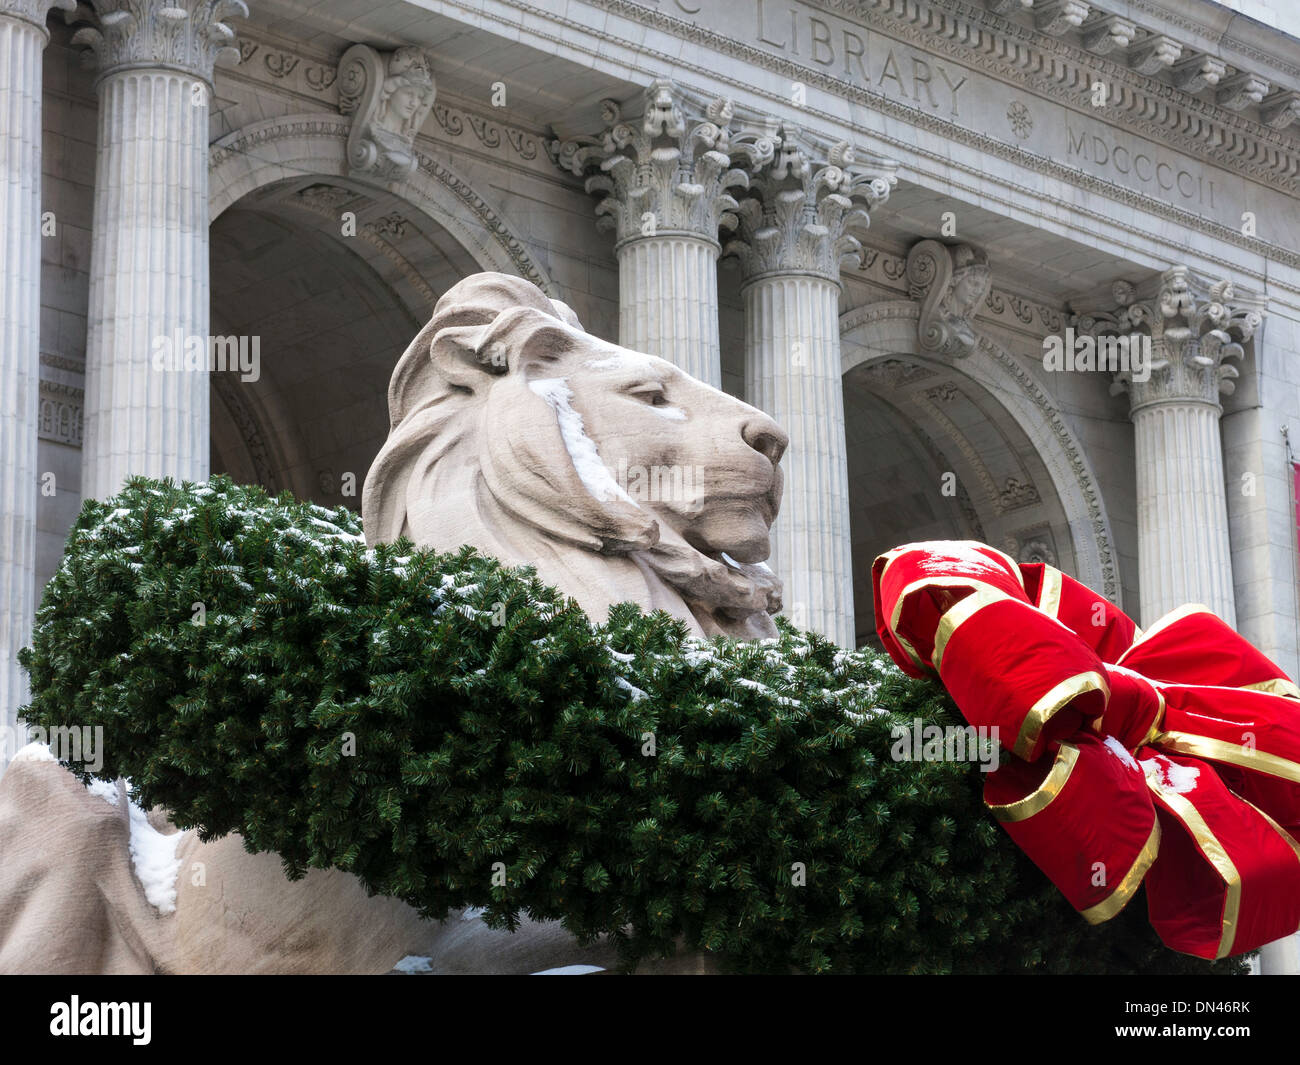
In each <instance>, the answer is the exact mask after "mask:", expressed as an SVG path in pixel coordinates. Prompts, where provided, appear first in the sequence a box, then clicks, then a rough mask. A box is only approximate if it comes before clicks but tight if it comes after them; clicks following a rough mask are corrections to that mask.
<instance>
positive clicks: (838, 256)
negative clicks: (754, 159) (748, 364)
mask: <svg viewBox="0 0 1300 1065" xmlns="http://www.w3.org/2000/svg"><path fill="white" fill-rule="evenodd" d="M772 141H773V143H774V144H775V145H776V150H775V153H774V154H773V156H772V158H771V159H770V160H768V161H767V162H765V163H762V164H760V165H759V166H758V167H756V168H755V170H754V174H753V176H752V177H751V178H750V181H749V193H748V195H746V196H745V198H744V199H743V200H741V202H740V204H739V206H738V207H737V208H736V211H735V218H736V227H735V236H734V237H733V238H732V239H731V240H728V241H727V243H726V244H725V246H724V247H723V253H724V254H726V255H734V256H736V258H738V259H739V260H740V265H741V269H742V272H743V274H744V276H745V280H746V281H752V280H754V279H756V278H759V277H762V276H764V275H766V274H773V273H802V274H815V275H817V276H820V277H824V278H826V279H827V280H830V281H834V282H836V283H837V284H838V283H839V277H840V261H841V260H842V259H844V258H851V259H853V260H854V261H855V262H860V261H861V256H862V244H861V242H860V241H859V240H858V238H857V236H856V235H855V234H854V230H859V231H860V230H865V229H866V228H867V226H869V225H870V224H871V210H872V209H873V208H874V207H875V206H876V205H877V204H880V203H883V202H884V201H885V200H886V199H887V198H888V197H889V192H890V190H891V189H892V188H893V187H894V185H895V184H896V183H897V180H898V179H897V176H896V173H895V171H896V170H897V166H898V164H897V163H894V162H893V161H891V160H887V159H879V158H876V157H871V158H870V160H869V161H868V162H865V163H859V162H858V161H857V155H856V152H855V149H854V148H853V146H852V145H851V144H849V143H848V142H847V141H841V142H839V143H837V144H832V145H825V144H819V143H818V142H816V141H815V140H814V139H812V138H810V137H808V136H807V135H805V134H803V133H802V132H801V131H799V130H797V129H795V128H793V127H783V128H781V129H780V130H779V132H777V133H775V134H773V135H772Z"/></svg>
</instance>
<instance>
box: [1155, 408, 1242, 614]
mask: <svg viewBox="0 0 1300 1065" xmlns="http://www.w3.org/2000/svg"><path fill="white" fill-rule="evenodd" d="M1219 414H1220V408H1219V405H1218V404H1217V403H1207V402H1204V401H1202V400H1198V399H1191V398H1184V399H1169V400H1163V401H1156V402H1151V403H1147V404H1144V405H1142V406H1139V407H1137V408H1135V409H1134V411H1133V425H1134V432H1135V449H1136V456H1137V504H1138V584H1139V587H1140V590H1141V600H1142V624H1143V625H1150V624H1151V623H1152V622H1154V621H1156V620H1157V619H1158V618H1160V617H1161V616H1162V615H1164V614H1166V613H1168V612H1169V611H1170V610H1174V609H1176V608H1177V607H1180V606H1182V605H1183V604H1185V603H1204V604H1205V605H1206V606H1208V607H1209V608H1210V609H1211V610H1213V611H1214V612H1215V613H1216V614H1218V615H1219V616H1220V617H1221V618H1223V620H1224V621H1226V622H1227V623H1228V624H1229V625H1232V626H1233V627H1235V626H1236V624H1237V611H1236V606H1235V600H1234V595H1233V586H1232V554H1231V550H1230V547H1229V542H1228V502H1227V496H1226V495H1225V492H1224V481H1223V446H1222V443H1221V441H1220V437H1219Z"/></svg>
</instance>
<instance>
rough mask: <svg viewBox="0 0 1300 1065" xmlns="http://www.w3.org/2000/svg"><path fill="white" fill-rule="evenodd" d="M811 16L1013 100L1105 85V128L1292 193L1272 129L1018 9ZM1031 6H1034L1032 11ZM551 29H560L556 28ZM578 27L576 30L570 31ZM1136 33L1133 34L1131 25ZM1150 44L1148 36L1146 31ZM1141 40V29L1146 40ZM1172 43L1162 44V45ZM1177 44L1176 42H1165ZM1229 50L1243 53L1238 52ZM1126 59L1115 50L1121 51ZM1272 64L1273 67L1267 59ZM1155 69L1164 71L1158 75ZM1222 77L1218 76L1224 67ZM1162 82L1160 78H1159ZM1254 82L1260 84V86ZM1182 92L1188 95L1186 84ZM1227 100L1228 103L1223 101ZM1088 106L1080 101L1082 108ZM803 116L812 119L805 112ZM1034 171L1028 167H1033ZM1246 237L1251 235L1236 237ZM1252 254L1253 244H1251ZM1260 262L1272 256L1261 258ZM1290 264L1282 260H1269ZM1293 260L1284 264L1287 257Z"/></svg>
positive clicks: (886, 7) (709, 42)
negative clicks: (1053, 32) (988, 85)
mask: <svg viewBox="0 0 1300 1065" xmlns="http://www.w3.org/2000/svg"><path fill="white" fill-rule="evenodd" d="M588 2H589V3H591V4H595V5H597V6H599V7H603V8H605V9H607V10H610V11H612V12H616V13H617V14H619V15H620V16H622V17H626V18H629V19H632V20H634V21H637V22H640V23H642V24H644V25H647V26H650V27H653V28H654V29H656V30H658V31H660V32H663V33H667V34H671V35H673V36H674V37H675V38H676V39H678V40H685V41H690V42H692V43H693V44H697V45H700V46H702V47H705V48H709V49H712V50H716V51H718V52H720V53H722V54H724V55H728V56H731V57H733V58H735V59H737V60H739V61H741V62H744V63H752V64H754V65H756V66H759V67H763V68H767V69H771V70H775V71H777V72H779V73H780V74H782V75H784V76H787V77H789V78H790V79H791V80H793V81H796V82H799V83H801V84H803V85H806V86H807V87H808V88H809V89H811V88H813V87H816V88H818V89H820V90H822V91H825V92H830V93H834V94H836V95H837V96H843V97H847V98H848V99H850V100H852V101H853V102H855V103H860V104H861V105H863V106H866V107H869V108H871V109H872V110H873V111H879V112H881V113H883V114H885V115H887V116H889V117H892V118H897V119H900V120H903V121H909V122H914V123H916V124H918V125H920V126H922V127H923V128H926V129H931V130H934V131H937V132H942V133H943V134H945V135H947V136H951V137H955V138H957V139H959V140H960V141H962V142H963V143H967V144H972V145H975V146H977V147H979V148H980V149H981V150H984V151H988V152H991V153H993V154H996V155H999V156H1002V157H1012V158H1015V159H1017V160H1019V159H1020V158H1021V156H1020V155H1019V154H1013V153H1015V151H1016V150H1015V149H1014V148H1010V147H1008V146H1006V145H1005V144H1004V143H1003V141H1000V140H999V139H998V138H995V137H991V136H989V135H988V134H986V133H984V132H982V131H979V130H972V129H963V128H962V127H961V126H960V124H957V123H953V122H947V121H944V120H943V119H942V117H941V116H937V115H931V114H928V113H926V112H925V111H924V110H918V109H917V108H915V107H912V106H910V105H908V104H907V103H904V102H901V101H896V100H893V99H891V98H889V97H888V96H882V95H881V93H879V92H877V91H872V90H871V89H870V88H869V87H868V88H863V87H860V86H857V85H855V84H854V83H853V82H849V81H846V80H844V79H843V78H841V77H837V76H836V75H835V74H834V73H831V72H828V71H826V70H824V69H821V68H818V67H816V66H815V65H812V64H810V63H806V62H802V61H800V60H799V59H798V58H795V57H791V56H787V55H784V54H782V55H773V54H772V53H771V52H770V51H767V50H765V49H763V48H761V47H757V46H756V45H754V44H750V43H747V42H745V41H743V40H739V39H737V38H736V36H735V35H734V34H731V35H728V34H726V33H724V32H718V31H715V30H714V29H711V28H710V27H708V26H706V25H703V24H701V23H700V21H699V19H698V18H697V19H696V20H694V21H692V20H688V19H686V18H684V17H678V16H676V15H674V14H672V13H671V12H670V10H669V9H667V8H658V9H654V8H649V7H647V6H646V5H644V4H642V3H640V2H637V0H588ZM806 2H807V3H809V4H811V5H812V6H813V7H814V8H821V9H824V10H825V11H826V12H827V13H828V14H830V15H841V16H843V17H845V18H848V19H850V20H852V21H853V22H854V23H856V24H858V25H859V26H862V27H864V28H865V29H867V30H868V31H870V32H875V33H879V34H882V35H886V36H888V37H891V38H893V39H896V40H899V41H902V42H905V43H907V44H911V45H913V46H915V47H918V48H921V49H924V50H926V51H927V52H930V53H932V54H934V55H935V56H945V55H946V56H950V57H952V58H953V59H955V60H957V61H959V62H961V63H964V64H967V65H969V66H970V67H972V68H973V69H976V70H979V71H983V72H986V73H988V74H991V75H993V76H995V77H997V78H999V79H1002V80H1006V81H1008V82H1009V83H1011V84H1013V85H1018V86H1020V87H1022V88H1023V89H1024V90H1025V91H1027V92H1030V93H1034V94H1036V95H1039V96H1043V97H1046V98H1050V99H1055V100H1058V101H1060V102H1061V103H1064V104H1066V105H1067V106H1072V105H1075V106H1077V105H1079V104H1081V103H1086V102H1089V101H1088V95H1089V94H1090V93H1091V91H1092V85H1093V83H1094V82H1095V81H1096V80H1098V79H1100V80H1103V81H1104V82H1105V83H1107V84H1108V85H1109V87H1110V88H1111V93H1110V95H1109V100H1108V103H1107V105H1106V111H1105V115H1106V118H1107V120H1108V121H1111V122H1114V123H1116V124H1118V125H1120V126H1123V127H1125V128H1128V129H1130V130H1132V131H1134V132H1136V133H1138V134H1140V135H1142V136H1146V137H1152V138H1155V139H1158V140H1160V141H1162V142H1164V143H1166V144H1168V145H1170V146H1173V147H1178V148H1182V149H1183V150H1186V151H1190V152H1192V153H1194V154H1195V155H1196V156H1197V157H1198V158H1203V159H1205V160H1206V161H1207V162H1212V163H1215V164H1218V165H1220V166H1224V167H1227V168H1230V169H1233V170H1235V171H1237V172H1238V173H1241V174H1243V175H1246V176H1248V177H1250V178H1252V179H1254V180H1257V181H1260V182H1264V183H1268V184H1271V185H1274V186H1275V187H1277V188H1279V189H1281V190H1283V191H1285V192H1287V193H1294V192H1295V191H1296V187H1297V177H1298V176H1300V150H1297V148H1296V146H1295V145H1294V144H1293V143H1291V142H1289V141H1282V140H1280V139H1278V137H1277V132H1276V131H1275V130H1273V129H1271V128H1270V127H1268V126H1266V125H1264V124H1263V123H1261V122H1258V121H1254V120H1252V119H1251V118H1249V117H1247V115H1245V114H1242V113H1234V112H1233V111H1231V110H1229V109H1227V108H1224V107H1218V106H1216V105H1215V104H1214V103H1212V102H1210V101H1207V100H1205V99H1202V98H1198V97H1195V96H1191V95H1180V94H1179V92H1178V90H1177V89H1176V88H1175V86H1174V85H1173V84H1170V83H1167V82H1162V81H1160V80H1156V79H1155V78H1154V77H1153V76H1149V75H1144V74H1141V73H1139V72H1138V71H1136V70H1132V69H1130V68H1129V67H1128V65H1127V63H1126V62H1122V61H1118V60H1123V59H1124V58H1125V56H1124V55H1123V54H1121V53H1118V52H1117V53H1116V54H1113V55H1108V56H1104V57H1103V56H1098V55H1096V54H1094V53H1091V52H1089V51H1087V50H1086V49H1085V48H1084V47H1082V45H1081V44H1080V45H1079V46H1078V47H1074V46H1072V45H1071V44H1070V43H1069V42H1068V41H1067V40H1066V39H1064V38H1058V39H1056V40H1051V41H1048V40H1047V39H1046V38H1045V37H1044V36H1043V35H1042V34H1041V32H1039V31H1037V30H1035V29H1034V28H1033V27H1032V26H1029V25H1025V24H1024V23H1023V22H1017V21H1016V20H1015V13H1016V12H1017V11H1020V10H1023V9H1024V8H1025V5H1020V4H1015V3H1011V4H1005V5H1003V4H997V3H993V4H989V5H988V6H987V7H985V8H983V9H980V8H976V7H973V6H971V5H969V4H967V5H963V6H962V7H961V9H960V10H957V11H954V10H952V9H951V8H947V7H942V8H941V7H936V6H933V5H932V4H931V3H930V2H929V0H913V2H909V3H907V4H903V3H899V2H895V0H806ZM1037 10H1038V7H1037V6H1035V7H1034V12H1037ZM557 21H559V22H560V24H561V25H562V26H563V25H569V24H570V23H571V20H564V19H558V20H557ZM572 25H573V27H574V29H579V28H580V27H579V26H578V24H577V23H572ZM1138 28H1139V29H1143V27H1142V26H1141V25H1139V26H1138ZM1157 35H1158V34H1157ZM1147 36H1151V32H1150V31H1147ZM1171 39H1172V38H1171ZM1176 43H1181V42H1176ZM1237 47H1238V50H1242V49H1243V46H1241V45H1238V46H1237ZM1127 51H1128V50H1127V49H1126V50H1125V52H1127ZM655 54H656V55H659V56H661V57H662V58H663V60H664V62H665V63H679V64H680V63H681V62H682V59H681V55H680V53H679V52H677V51H672V52H671V53H670V52H667V51H664V52H661V53H655ZM1181 54H1182V59H1181V60H1180V62H1186V61H1190V60H1193V59H1207V58H1208V57H1205V56H1204V54H1203V53H1202V52H1199V51H1197V50H1196V49H1195V48H1192V47H1186V48H1183V50H1182V53H1181ZM1269 62H1270V63H1273V64H1274V65H1276V63H1277V62H1279V60H1277V59H1276V57H1271V56H1270V57H1269ZM1162 69H1164V70H1172V69H1173V68H1170V67H1166V68H1162ZM1225 69H1226V67H1225ZM1197 75H1199V76H1200V77H1202V78H1203V79H1204V83H1205V85H1212V84H1214V82H1215V81H1216V80H1217V66H1216V64H1215V63H1214V62H1209V61H1206V62H1203V63H1202V64H1201V65H1200V66H1199V67H1198V68H1195V69H1193V68H1180V76H1181V77H1187V78H1192V77H1194V76H1197ZM1170 76H1171V75H1168V74H1166V75H1165V77H1170ZM1259 81H1261V82H1264V83H1266V82H1267V79H1266V78H1260V79H1259ZM1189 91H1195V89H1194V88H1191V87H1190V86H1189ZM1226 99H1228V100H1230V101H1231V100H1233V99H1234V97H1231V96H1230V97H1227V98H1226ZM1089 105H1090V104H1089ZM808 111H809V113H810V114H817V113H818V112H815V111H814V110H813V108H812V107H811V106H810V107H808ZM1033 165H1035V166H1036V167H1037V168H1040V169H1041V168H1042V163H1041V162H1040V161H1037V160H1036V161H1035V163H1034V164H1033ZM1049 169H1050V172H1052V173H1053V174H1054V176H1057V177H1059V178H1060V179H1061V180H1065V181H1076V182H1080V181H1081V182H1082V183H1084V184H1085V185H1089V186H1091V185H1096V187H1097V189H1098V191H1101V192H1103V194H1106V195H1111V196H1115V195H1117V194H1118V195H1119V197H1120V198H1121V199H1122V200H1124V201H1125V202H1132V203H1140V204H1142V205H1143V207H1144V209H1148V210H1158V211H1161V212H1162V213H1164V214H1166V215H1167V216H1169V217H1174V216H1175V215H1177V216H1178V217H1179V219H1180V221H1181V220H1182V219H1183V218H1184V217H1185V218H1186V220H1187V222H1188V223H1190V224H1203V221H1202V220H1199V219H1195V218H1193V217H1192V216H1190V215H1187V214H1186V212H1181V211H1178V210H1177V209H1176V208H1171V207H1165V206H1162V205H1160V204H1159V201H1158V200H1154V199H1153V198H1152V197H1147V196H1142V195H1140V194H1137V193H1132V192H1130V190H1127V189H1120V190H1116V189H1115V187H1114V186H1113V184H1112V183H1109V182H1098V181H1097V179H1095V178H1092V177H1090V176H1089V175H1081V174H1080V173H1079V171H1078V169H1077V168H1075V167H1064V166H1057V165H1051V166H1050V167H1049ZM1222 229H1223V231H1222V234H1220V235H1221V236H1222V239H1225V240H1236V241H1237V242H1239V243H1246V241H1245V240H1243V239H1242V235H1241V234H1240V233H1238V232H1237V231H1236V230H1235V229H1233V228H1231V227H1227V226H1224V227H1222ZM1247 239H1248V240H1249V239H1252V238H1247ZM1261 247H1262V245H1261ZM1270 253H1272V250H1271V249H1270ZM1281 254H1284V255H1290V253H1289V252H1285V251H1283V252H1281ZM1292 258H1294V257H1292Z"/></svg>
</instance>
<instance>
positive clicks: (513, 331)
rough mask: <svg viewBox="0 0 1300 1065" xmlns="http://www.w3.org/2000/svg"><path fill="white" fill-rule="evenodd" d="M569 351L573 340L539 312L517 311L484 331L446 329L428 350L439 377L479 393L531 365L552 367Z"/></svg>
mask: <svg viewBox="0 0 1300 1065" xmlns="http://www.w3.org/2000/svg"><path fill="white" fill-rule="evenodd" d="M572 345H573V334H572V333H571V332H570V331H569V330H568V329H567V328H566V327H565V326H563V325H562V324H560V323H559V322H557V321H556V319H554V318H552V317H551V316H550V315H548V314H546V313H545V312H543V311H539V310H537V309H536V308H533V307H516V308H512V309H511V310H508V311H503V312H502V313H501V314H499V315H497V316H496V318H495V319H493V320H492V321H491V322H489V323H488V324H487V325H462V326H450V327H448V328H446V329H441V330H439V331H438V333H437V335H436V336H434V338H433V342H432V344H431V345H430V348H429V355H430V358H431V359H432V361H433V365H434V367H435V368H436V369H437V371H438V372H439V373H440V374H441V375H442V376H443V377H444V378H446V379H447V380H448V381H449V382H450V383H451V384H453V385H456V386H457V387H458V388H464V389H468V390H469V391H471V392H473V391H477V390H478V388H480V387H481V386H482V384H483V383H484V381H485V379H487V378H490V377H494V376H500V375H501V374H504V373H507V372H512V371H515V370H519V369H521V368H523V367H524V366H526V365H527V364H529V363H543V364H545V363H551V362H555V361H557V360H558V359H560V358H561V357H562V356H563V355H564V354H566V353H567V352H568V351H569V350H570V348H571V347H572Z"/></svg>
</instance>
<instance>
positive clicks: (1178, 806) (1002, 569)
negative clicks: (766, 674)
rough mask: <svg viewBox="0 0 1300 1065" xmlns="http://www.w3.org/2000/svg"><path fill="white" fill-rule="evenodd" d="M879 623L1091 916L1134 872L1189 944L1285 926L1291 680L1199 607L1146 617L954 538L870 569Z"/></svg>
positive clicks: (1023, 840) (1130, 887)
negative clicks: (945, 694) (987, 761)
mask: <svg viewBox="0 0 1300 1065" xmlns="http://www.w3.org/2000/svg"><path fill="white" fill-rule="evenodd" d="M872 578H873V584H874V590H875V607H876V622H877V631H878V632H879V634H880V638H881V640H882V641H884V644H885V647H886V649H887V650H888V651H889V653H890V655H891V656H892V657H893V659H894V661H895V662H897V663H898V665H899V667H900V668H902V670H903V671H904V672H906V673H908V674H910V675H912V676H917V677H919V676H923V675H924V674H925V672H926V671H927V670H928V669H931V668H933V669H934V670H935V671H937V672H938V674H939V678H940V679H941V680H942V681H943V683H944V685H945V687H947V689H948V691H949V693H951V695H952V697H953V700H954V701H955V702H956V704H957V706H958V708H959V709H960V710H961V712H962V714H963V715H965V717H966V719H967V720H968V721H969V722H970V723H971V724H972V725H975V726H977V727H978V726H983V727H987V728H993V727H996V728H997V729H998V735H999V737H1000V739H1001V741H1002V744H1003V746H1004V747H1006V748H1008V749H1010V750H1011V751H1013V752H1014V754H1015V756H1016V757H1011V758H1004V759H1003V764H1002V765H1001V766H1000V767H999V768H998V769H996V770H995V771H994V772H992V773H990V774H989V777H988V780H987V782H986V784H985V788H984V799H985V802H987V803H988V805H989V807H990V809H991V810H992V811H993V814H994V816H995V817H996V818H997V819H998V820H999V821H1000V822H1001V823H1002V826H1003V827H1004V828H1005V829H1006V830H1007V831H1008V832H1009V833H1010V834H1011V838H1012V839H1014V840H1015V841H1016V843H1017V844H1018V845H1019V846H1020V847H1021V848H1022V849H1023V850H1024V852H1025V853H1026V854H1027V855H1029V857H1030V858H1032V859H1033V861H1034V862H1035V863H1036V864H1037V865H1038V867H1039V868H1040V869H1042V870H1043V872H1045V873H1046V874H1047V875H1048V877H1050V878H1051V880H1052V882H1053V883H1054V884H1056V886H1057V887H1058V888H1060V890H1061V891H1062V893H1063V894H1064V895H1065V897H1066V898H1067V899H1069V900H1070V903H1071V905H1073V906H1074V907H1075V908H1076V909H1077V910H1079V911H1080V912H1081V913H1082V914H1083V916H1084V917H1085V918H1086V919H1087V920H1089V921H1090V922H1093V923H1099V922H1101V921H1105V920H1108V919H1109V918H1111V917H1114V916H1115V914H1117V913H1119V911H1120V910H1121V909H1123V908H1124V906H1125V904H1126V903H1127V902H1128V901H1129V899H1131V898H1132V897H1133V895H1134V894H1135V893H1136V891H1137V889H1138V887H1139V885H1140V884H1142V883H1143V882H1144V881H1145V883H1146V888H1147V905H1148V908H1149V911H1150V917H1151V923H1152V925H1153V926H1154V927H1155V930H1156V932H1157V933H1158V934H1159V936H1160V938H1161V939H1162V940H1163V941H1164V942H1165V944H1166V945H1167V946H1169V947H1171V948H1172V949H1174V950H1178V951H1182V952H1184V953H1186V954H1193V955H1196V956H1197V957H1201V958H1222V957H1226V956H1227V955H1229V954H1240V953H1243V952H1245V951H1250V950H1255V949H1257V948H1258V947H1260V946H1262V945H1263V944H1265V943H1268V942H1271V941H1272V940H1275V939H1278V938H1280V937H1282V936H1285V935H1288V934H1290V933H1292V932H1295V931H1296V930H1297V929H1298V928H1300V843H1297V836H1298V835H1300V688H1297V687H1296V685H1295V684H1294V683H1293V682H1292V681H1291V680H1290V679H1289V678H1288V677H1287V676H1286V674H1284V673H1283V672H1282V670H1281V669H1279V668H1278V667H1277V666H1276V665H1274V664H1273V663H1272V662H1270V661H1269V660H1268V659H1267V658H1266V657H1265V656H1264V655H1262V654H1261V653H1260V652H1259V651H1257V650H1256V649H1255V648H1254V647H1252V646H1251V645H1250V643H1248V642H1247V641H1246V640H1244V639H1243V638H1242V637H1241V636H1239V635H1238V634H1237V633H1235V632H1234V631H1233V630H1232V629H1230V628H1229V627H1228V626H1227V625H1226V624H1224V622H1223V621H1221V620H1220V619H1219V618H1218V617H1216V616H1215V615H1214V614H1213V613H1211V612H1210V611H1209V610H1208V609H1207V608H1206V607H1203V606H1187V607H1183V608H1181V609H1180V610H1176V611H1174V612H1173V613H1171V614H1168V615H1166V616H1165V617H1164V618H1161V619H1160V621H1158V622H1156V624H1155V625H1153V626H1152V627H1151V629H1150V630H1148V631H1147V632H1145V633H1143V632H1141V631H1140V630H1139V629H1138V628H1137V626H1136V625H1135V624H1134V623H1133V621H1132V620H1131V619H1130V618H1128V617H1127V616H1125V615H1124V614H1123V613H1122V612H1121V611H1120V610H1119V609H1117V608H1116V607H1115V606H1113V605H1112V604H1111V603H1109V602H1107V601H1106V600H1104V599H1102V598H1101V597H1099V596H1098V595H1096V594H1095V593H1094V592H1092V591H1090V590H1089V589H1088V588H1086V587H1084V586H1083V585H1082V584H1079V583H1078V582H1077V581H1075V580H1072V579H1071V578H1070V577H1067V576H1065V575H1064V574H1063V573H1061V572H1060V571H1059V570H1056V569H1053V568H1052V567H1051V566H1046V565H1043V564H1041V563H1034V564H1020V565H1017V564H1016V563H1015V562H1013V561H1012V560H1011V559H1010V558H1008V557H1007V556H1006V555H1004V554H1003V553H1002V552H1000V551H997V550H996V549H994V548H992V547H988V546H986V545H984V544H978V543H972V542H964V541H942V542H936V543H924V544H908V545H906V546H904V547H900V548H897V549H896V550H894V551H890V552H888V553H886V554H884V555H881V556H880V557H879V558H877V559H876V561H875V565H874V567H873V569H872Z"/></svg>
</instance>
